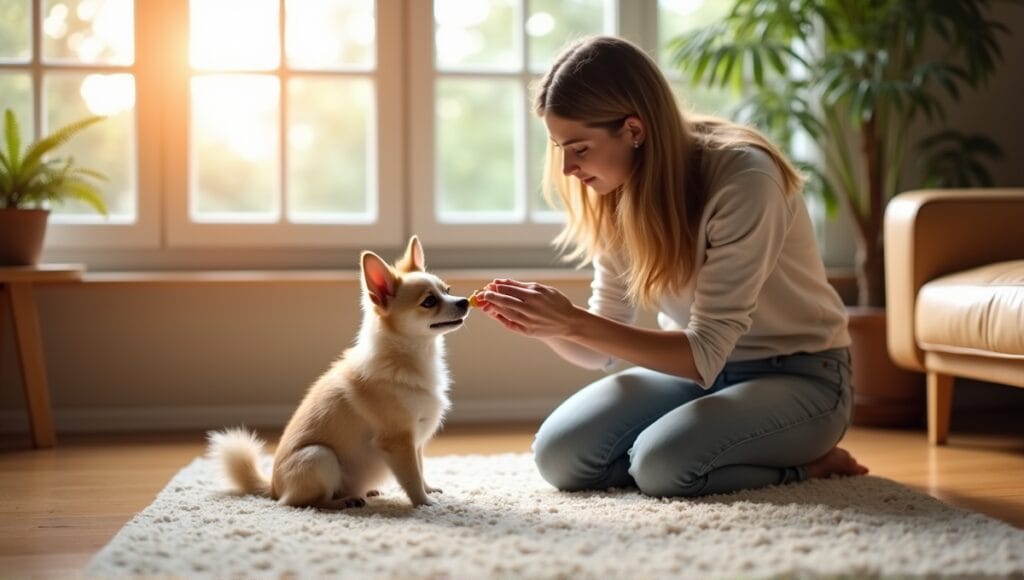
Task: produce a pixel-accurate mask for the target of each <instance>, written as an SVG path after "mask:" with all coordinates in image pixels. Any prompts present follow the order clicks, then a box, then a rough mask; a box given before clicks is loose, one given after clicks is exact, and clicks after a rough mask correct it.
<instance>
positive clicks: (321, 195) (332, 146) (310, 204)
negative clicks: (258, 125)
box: [287, 78, 376, 222]
mask: <svg viewBox="0 0 1024 580" xmlns="http://www.w3.org/2000/svg"><path fill="white" fill-rule="evenodd" d="M374 98H375V95H374V90H373V84H372V83H371V82H370V81H369V80H367V79H330V78H308V79H304V78H295V79H292V80H291V81H289V83H288V186H287V191H288V194H289V195H288V214H289V216H288V217H289V219H290V220H291V221H298V222H344V221H348V222H352V221H360V222H368V221H372V220H373V219H374V218H375V214H376V207H375V206H376V204H375V203H371V201H372V199H373V198H375V196H376V187H375V182H376V180H375V179H373V177H374V176H375V175H376V167H375V165H374V162H375V160H376V156H375V155H372V154H371V148H373V147H375V146H376V139H374V126H373V122H372V120H373V119H374V118H375V117H376V115H375V112H374V111H375V107H374Z"/></svg>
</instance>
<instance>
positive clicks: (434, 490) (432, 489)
mask: <svg viewBox="0 0 1024 580" xmlns="http://www.w3.org/2000/svg"><path fill="white" fill-rule="evenodd" d="M423 489H425V490H426V491H427V493H444V490H442V489H441V488H440V487H430V486H429V485H424V486H423Z"/></svg>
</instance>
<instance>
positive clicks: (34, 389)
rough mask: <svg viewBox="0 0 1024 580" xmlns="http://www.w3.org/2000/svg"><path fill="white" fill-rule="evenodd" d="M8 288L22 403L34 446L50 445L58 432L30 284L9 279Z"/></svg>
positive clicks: (54, 443)
mask: <svg viewBox="0 0 1024 580" xmlns="http://www.w3.org/2000/svg"><path fill="white" fill-rule="evenodd" d="M8 288H9V289H10V294H11V313H12V315H13V317H12V318H13V321H14V342H15V344H16V345H17V346H18V356H19V358H20V359H21V379H22V384H23V385H24V386H25V403H26V405H28V416H29V422H30V423H31V425H32V442H33V443H34V444H35V446H36V447H53V446H54V445H56V443H57V434H56V432H55V431H54V428H53V414H52V411H51V409H50V389H49V387H48V386H47V384H46V366H45V365H44V364H43V343H42V338H41V335H40V332H39V317H38V314H37V312H36V304H35V298H34V297H33V296H32V284H30V283H27V282H12V283H10V284H9V285H8Z"/></svg>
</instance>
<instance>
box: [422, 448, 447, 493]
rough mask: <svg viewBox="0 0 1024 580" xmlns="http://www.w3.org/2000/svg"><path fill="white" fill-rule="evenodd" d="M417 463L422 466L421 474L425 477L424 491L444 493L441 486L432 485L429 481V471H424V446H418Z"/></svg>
mask: <svg viewBox="0 0 1024 580" xmlns="http://www.w3.org/2000/svg"><path fill="white" fill-rule="evenodd" d="M416 463H417V464H418V465H419V466H420V475H421V476H422V477H423V491H426V492H427V493H444V492H442V491H441V489H440V488H437V487H431V486H430V484H429V483H427V472H426V471H423V446H420V447H417V448H416Z"/></svg>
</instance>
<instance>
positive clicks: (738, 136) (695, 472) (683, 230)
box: [479, 37, 867, 496]
mask: <svg viewBox="0 0 1024 580" xmlns="http://www.w3.org/2000/svg"><path fill="white" fill-rule="evenodd" d="M534 108H535V112H536V114H537V115H539V116H540V117H542V118H543V120H544V123H545V124H546V125H547V129H548V133H549V136H550V142H549V146H548V160H547V171H546V172H545V182H546V185H547V187H546V189H547V192H548V194H549V195H552V191H553V192H554V193H555V194H557V195H558V196H559V198H560V200H561V203H562V206H563V207H564V208H565V209H566V212H567V214H568V223H567V225H566V227H565V229H564V230H563V232H562V233H561V235H560V236H559V238H558V239H557V241H558V242H559V243H560V244H561V246H562V248H563V249H568V250H569V252H568V255H569V257H570V258H572V259H578V260H582V261H584V262H590V263H592V264H593V266H594V281H593V284H592V286H593V294H592V296H591V299H590V303H589V309H588V310H584V309H582V308H579V307H577V306H575V305H573V304H572V303H571V302H570V301H569V300H568V299H567V298H566V297H565V295H563V294H562V293H561V292H559V291H558V290H557V289H555V288H552V287H550V286H545V285H542V284H535V283H525V282H519V281H515V280H495V281H493V282H491V283H490V284H489V285H488V286H487V288H486V289H485V291H484V292H483V293H482V294H481V295H480V296H479V298H480V299H481V301H482V304H483V308H484V311H485V312H486V313H487V314H488V315H490V316H491V317H493V318H495V319H496V320H498V321H500V322H501V323H502V324H503V325H505V326H506V327H507V328H509V329H511V330H513V331H515V332H519V333H521V334H523V335H526V336H530V337H534V338H537V339H539V340H541V341H543V342H545V343H546V344H547V345H548V346H550V347H551V348H552V349H553V350H554V351H555V352H556V353H558V354H559V355H560V356H561V357H563V358H565V359H566V360H568V361H570V362H572V363H575V364H577V365H580V366H583V367H587V368H605V369H610V368H611V367H612V366H613V365H614V364H615V363H616V362H618V361H626V362H627V363H631V364H632V365H635V366H633V367H632V368H630V369H628V370H625V371H622V372H619V373H617V374H612V375H610V376H607V377H606V378H603V379H601V380H598V381H596V382H595V383H593V384H591V385H589V386H587V387H585V388H583V389H582V390H580V391H578V392H577V393H575V394H574V395H573V396H572V397H570V398H569V399H568V400H566V401H565V402H564V403H563V404H562V405H561V406H559V407H558V408H557V409H556V410H555V411H554V412H553V413H552V414H551V416H550V417H548V418H547V420H545V421H544V423H543V425H542V426H541V427H540V430H539V431H538V433H537V437H536V440H535V442H534V454H535V460H536V463H537V467H538V468H539V470H540V473H541V475H542V476H543V477H544V478H545V479H546V480H547V481H548V482H550V483H551V484H553V485H554V486H556V487H558V488H559V489H564V490H579V489H604V488H608V487H624V486H636V487H638V488H639V489H640V490H641V491H642V492H643V493H646V494H649V495H653V496H693V495H701V494H709V493H722V492H730V491H734V490H737V489H745V488H753V487H760V486H765V485H770V484H781V483H786V482H792V481H800V480H803V479H806V478H808V477H827V476H831V475H855V474H862V473H866V472H867V469H866V468H865V467H864V466H862V465H860V464H859V463H857V461H856V460H854V459H853V458H852V457H851V456H850V454H849V453H847V452H846V451H845V450H843V449H841V448H839V447H836V444H837V443H838V442H839V440H840V439H841V438H842V436H843V434H844V433H845V431H846V428H847V426H848V425H849V419H850V411H851V405H852V403H851V401H852V386H851V380H850V379H851V377H850V364H849V362H850V361H849V351H848V350H847V346H848V345H849V340H850V339H849V335H848V334H847V330H846V314H845V309H844V307H843V304H842V302H841V301H840V298H839V296H838V294H837V293H836V292H835V290H834V289H833V288H832V287H831V286H830V285H829V283H828V281H827V279H826V275H825V268H824V265H823V263H822V260H821V256H820V255H819V254H818V251H817V244H816V242H815V239H814V234H813V230H812V226H811V222H810V218H809V216H808V214H807V210H806V207H805V205H804V202H803V200H802V198H801V196H800V194H799V190H800V188H801V186H802V179H801V177H800V176H799V175H798V174H797V172H796V171H795V169H794V168H793V166H792V165H791V164H790V162H789V161H787V160H786V158H785V157H784V156H783V155H782V153H780V152H779V150H778V149H777V148H776V147H775V146H774V145H772V144H771V143H770V142H769V141H768V140H767V139H765V138H764V137H763V136H762V135H761V134H759V133H757V132H756V131H754V130H752V129H749V128H746V127H743V126H740V125H736V124H732V123H729V122H727V121H723V120H717V119H709V118H696V117H693V118H685V117H684V116H683V115H682V114H681V113H680V111H679V109H678V107H677V105H676V104H675V100H674V98H673V94H672V92H671V89H670V88H669V85H668V82H667V81H666V80H665V78H664V76H663V75H662V74H661V72H660V71H659V69H658V67H657V65H656V64H655V63H654V62H653V61H652V60H651V59H650V58H649V57H648V56H647V55H646V54H645V53H644V52H643V51H641V50H640V49H638V48H637V47H636V46H634V45H632V44H630V43H629V42H627V41H624V40H621V39H618V38H613V37H595V38H589V39H584V40H582V41H579V42H577V43H575V44H573V45H571V46H569V47H568V48H567V49H566V50H565V51H564V52H563V53H562V54H561V55H560V56H559V57H558V58H557V59H556V60H555V62H554V64H553V65H552V67H551V69H550V70H549V71H548V72H547V74H546V75H545V76H544V78H543V79H542V80H541V82H540V84H539V87H538V91H537V93H536V97H535V101H534ZM648 306H650V307H655V308H657V309H658V320H659V326H660V329H657V330H655V329H647V328H641V327H637V326H634V325H633V322H634V321H635V312H636V309H637V308H638V307H648Z"/></svg>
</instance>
